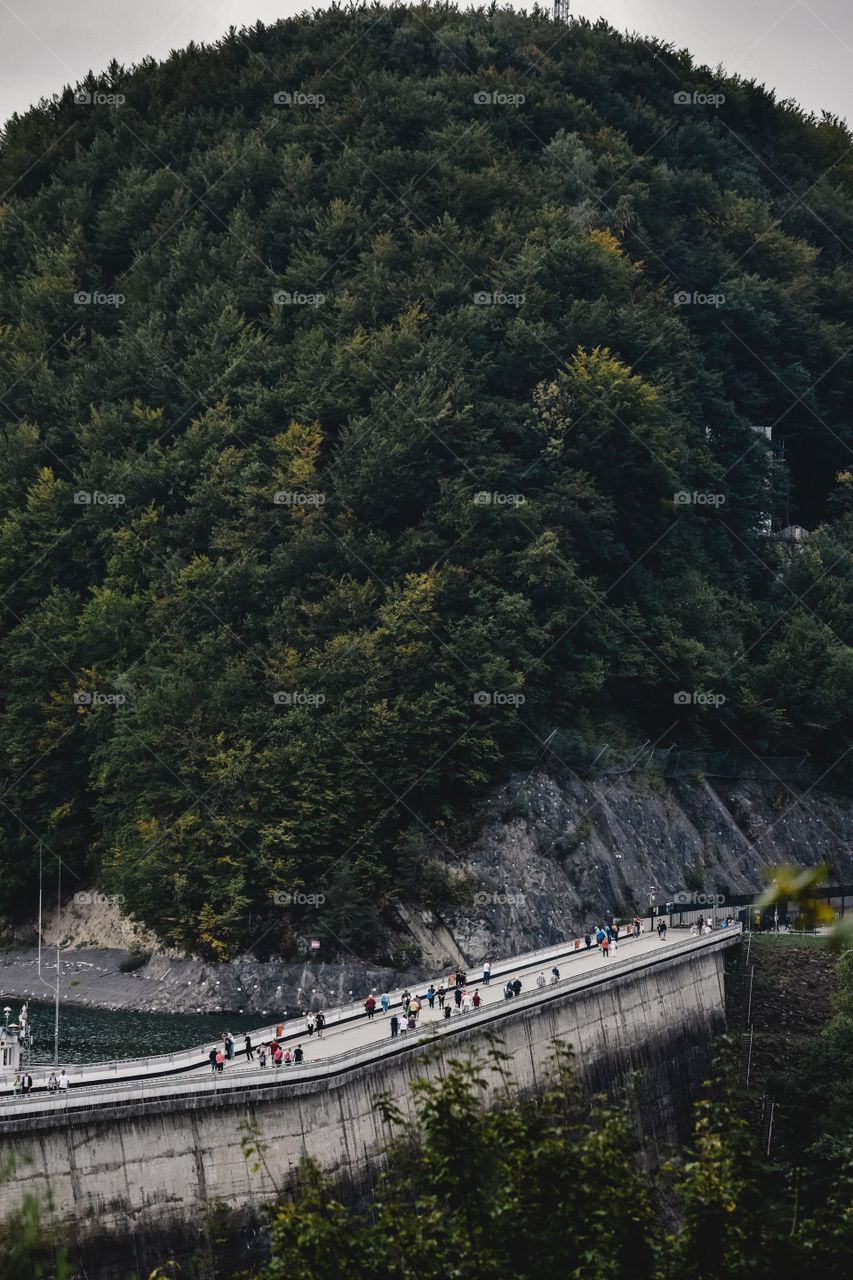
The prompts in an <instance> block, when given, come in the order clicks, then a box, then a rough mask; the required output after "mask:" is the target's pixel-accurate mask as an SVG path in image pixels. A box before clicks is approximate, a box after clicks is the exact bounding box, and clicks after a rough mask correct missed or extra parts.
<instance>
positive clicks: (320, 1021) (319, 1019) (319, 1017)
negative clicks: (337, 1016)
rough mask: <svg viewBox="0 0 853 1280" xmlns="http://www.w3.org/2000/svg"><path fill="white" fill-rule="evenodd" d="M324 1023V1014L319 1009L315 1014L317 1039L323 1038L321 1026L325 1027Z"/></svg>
mask: <svg viewBox="0 0 853 1280" xmlns="http://www.w3.org/2000/svg"><path fill="white" fill-rule="evenodd" d="M325 1025H326V1015H325V1013H324V1012H323V1010H322V1009H321V1010H320V1012H319V1013H318V1014H317V1038H318V1039H319V1040H322V1038H323V1028H324V1027H325Z"/></svg>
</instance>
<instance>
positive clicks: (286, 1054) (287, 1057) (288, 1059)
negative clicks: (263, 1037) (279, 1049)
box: [282, 1049, 293, 1067]
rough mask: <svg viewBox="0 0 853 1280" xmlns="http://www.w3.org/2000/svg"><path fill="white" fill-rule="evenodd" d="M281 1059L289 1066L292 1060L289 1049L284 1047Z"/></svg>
mask: <svg viewBox="0 0 853 1280" xmlns="http://www.w3.org/2000/svg"><path fill="white" fill-rule="evenodd" d="M282 1061H283V1062H284V1065H285V1066H286V1067H289V1066H290V1064H291V1062H292V1061H293V1055H292V1054H291V1052H290V1050H289V1049H285V1051H284V1053H283V1054H282Z"/></svg>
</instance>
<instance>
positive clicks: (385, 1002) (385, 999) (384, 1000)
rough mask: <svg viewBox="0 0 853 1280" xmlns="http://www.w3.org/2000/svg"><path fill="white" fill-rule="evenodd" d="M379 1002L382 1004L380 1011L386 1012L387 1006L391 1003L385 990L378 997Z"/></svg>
mask: <svg viewBox="0 0 853 1280" xmlns="http://www.w3.org/2000/svg"><path fill="white" fill-rule="evenodd" d="M379 1003H380V1004H381V1005H382V1012H383V1013H387V1012H388V1007H389V1005H390V1004H391V997H390V996H389V994H388V992H387V991H383V992H382V995H381V996H380V997H379Z"/></svg>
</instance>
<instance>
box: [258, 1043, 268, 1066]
mask: <svg viewBox="0 0 853 1280" xmlns="http://www.w3.org/2000/svg"><path fill="white" fill-rule="evenodd" d="M258 1063H259V1065H260V1066H262V1067H266V1065H267V1046H266V1045H265V1044H262V1045H261V1047H260V1049H259V1050H258Z"/></svg>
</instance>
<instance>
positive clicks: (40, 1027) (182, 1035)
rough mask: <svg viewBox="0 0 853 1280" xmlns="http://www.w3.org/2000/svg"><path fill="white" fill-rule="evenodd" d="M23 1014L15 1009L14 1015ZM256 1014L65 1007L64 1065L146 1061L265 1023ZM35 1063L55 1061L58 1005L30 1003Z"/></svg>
mask: <svg viewBox="0 0 853 1280" xmlns="http://www.w3.org/2000/svg"><path fill="white" fill-rule="evenodd" d="M17 1013H18V1010H17V1008H16V1009H15V1016H17ZM266 1021H267V1019H266V1018H262V1017H260V1016H259V1015H258V1014H254V1015H253V1016H251V1017H246V1016H245V1015H244V1016H243V1017H239V1016H237V1015H235V1014H230V1013H229V1014H224V1013H223V1014H219V1013H210V1014H205V1013H191V1014H190V1013H188V1014H183V1013H109V1012H107V1011H106V1010H104V1009H81V1008H79V1007H78V1006H73V1007H61V1008H60V1011H59V1061H60V1063H66V1062H68V1063H70V1062H101V1061H108V1060H110V1059H113V1058H144V1057H147V1056H148V1055H149V1054H154V1053H172V1052H173V1051H174V1050H176V1049H191V1048H194V1047H195V1046H196V1045H202V1044H204V1043H205V1042H209V1043H210V1044H213V1042H214V1041H215V1040H221V1039H222V1035H223V1033H224V1032H226V1031H230V1032H232V1033H233V1034H234V1035H235V1036H236V1035H237V1034H238V1033H239V1032H243V1031H251V1030H253V1029H254V1028H255V1027H258V1026H260V1025H262V1024H263V1023H264V1022H266ZM30 1022H31V1024H32V1028H33V1058H32V1060H33V1062H34V1063H39V1062H41V1063H51V1062H53V1005H52V1004H37V1003H36V1002H35V1001H30Z"/></svg>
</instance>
